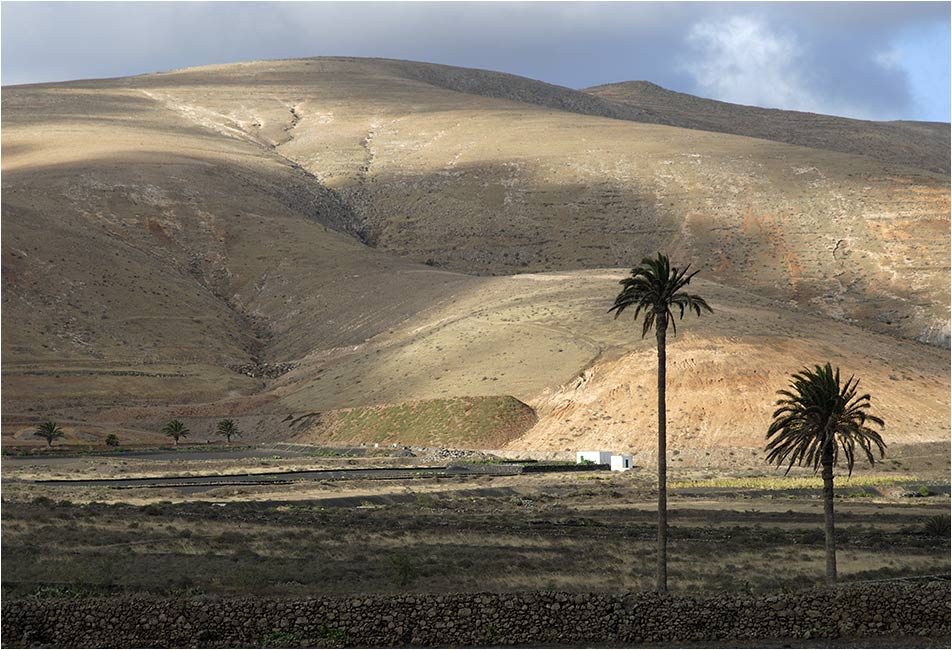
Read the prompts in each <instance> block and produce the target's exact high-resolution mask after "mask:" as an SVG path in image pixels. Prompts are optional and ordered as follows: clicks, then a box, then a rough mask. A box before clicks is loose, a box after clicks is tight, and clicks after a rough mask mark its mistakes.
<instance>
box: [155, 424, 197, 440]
mask: <svg viewBox="0 0 952 650" xmlns="http://www.w3.org/2000/svg"><path fill="white" fill-rule="evenodd" d="M162 433H164V434H165V435H167V436H172V437H173V438H176V437H178V438H185V437H187V436H188V434H190V433H191V431H190V430H189V428H188V427H187V426H185V424H184V423H182V421H181V420H172V421H171V422H169V423H168V424H166V425H165V426H164V427H162Z"/></svg>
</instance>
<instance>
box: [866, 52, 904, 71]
mask: <svg viewBox="0 0 952 650" xmlns="http://www.w3.org/2000/svg"><path fill="white" fill-rule="evenodd" d="M873 61H875V62H876V63H877V64H879V65H880V66H881V67H882V68H883V69H884V70H901V69H902V64H903V62H904V61H905V55H904V54H903V51H902V50H900V49H899V48H898V47H891V48H889V49H888V50H882V51H880V52H876V54H874V55H873Z"/></svg>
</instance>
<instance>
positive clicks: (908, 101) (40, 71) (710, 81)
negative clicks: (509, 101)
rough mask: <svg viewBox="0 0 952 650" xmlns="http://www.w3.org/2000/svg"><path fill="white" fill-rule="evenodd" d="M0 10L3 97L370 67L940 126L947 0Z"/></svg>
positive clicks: (944, 103) (944, 115) (944, 111)
mask: <svg viewBox="0 0 952 650" xmlns="http://www.w3.org/2000/svg"><path fill="white" fill-rule="evenodd" d="M0 11H2V55H3V57H2V77H3V83H4V84H15V83H29V82H36V81H52V80H64V79H76V78H84V77H85V78H88V77H103V76H119V75H127V74H137V73H143V72H154V71H159V70H166V69H172V68H178V67H188V66H194V65H202V64H210V63H224V62H231V61H246V60H255V59H273V58H287V57H304V56H319V55H347V56H379V57H389V58H403V59H414V60H422V61H432V62H439V63H447V64H452V65H462V66H470V67H479V68H487V69H493V70H502V71H506V72H512V73H515V74H521V75H525V76H528V77H532V78H536V79H542V80H544V81H549V82H551V83H557V84H560V85H565V86H570V87H574V88H583V87H587V86H592V85H597V84H603V83H611V82H616V81H625V80H630V79H648V80H651V81H654V82H655V83H658V84H660V85H662V86H666V87H668V88H672V89H675V90H680V91H684V92H689V93H694V94H700V95H703V96H709V97H716V98H718V99H724V100H727V101H739V102H744V103H754V104H760V105H766V106H775V107H780V108H794V109H800V110H813V111H818V112H830V113H838V114H846V115H853V116H858V117H870V118H877V119H895V118H900V117H902V118H907V119H941V120H943V121H947V120H948V119H949V115H948V95H949V81H948V50H947V49H946V51H940V52H933V53H931V56H932V57H933V58H935V57H939V58H940V60H944V61H945V65H944V66H939V67H938V68H937V73H930V74H938V76H939V77H941V78H939V79H935V80H933V81H932V82H931V85H932V86H933V88H931V89H930V88H929V85H930V83H927V82H923V81H922V80H921V78H922V77H923V75H922V74H916V73H917V72H921V71H922V70H925V69H927V68H928V69H929V70H932V69H933V67H934V66H933V67H929V66H924V64H922V61H927V60H931V59H928V58H927V57H928V56H929V54H930V53H928V52H922V51H921V50H922V48H923V46H922V43H924V42H926V41H925V40H924V39H921V38H917V35H918V34H919V32H920V31H921V30H928V29H932V30H933V31H935V29H936V27H938V29H939V32H940V34H946V36H945V40H946V41H947V40H948V37H947V34H948V29H949V6H948V4H947V3H908V2H897V3H350V2H348V3H224V2H223V3H10V2H4V3H3V5H2V10H0ZM940 40H941V39H940ZM940 46H941V43H940ZM758 48H759V49H758ZM748 51H760V52H761V53H762V56H761V58H759V59H758V58H756V57H751V56H747V55H746V53H747V52H748ZM916 66H919V67H916ZM915 83H919V84H920V85H921V86H923V87H922V88H919V87H914V86H915ZM771 86H772V87H771ZM923 93H926V95H927V98H926V99H923V97H924V96H926V95H923ZM930 93H931V94H930ZM936 97H940V98H942V99H936ZM926 104H928V105H929V106H938V108H930V109H928V110H927V109H926V108H925V105H926ZM929 110H931V111H932V113H929V112H928V111H929ZM936 112H938V113H939V114H938V115H936V114H934V113H936Z"/></svg>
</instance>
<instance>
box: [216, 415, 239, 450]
mask: <svg viewBox="0 0 952 650" xmlns="http://www.w3.org/2000/svg"><path fill="white" fill-rule="evenodd" d="M217 430H218V435H220V436H225V439H226V440H227V441H228V444H229V445H230V444H231V437H232V436H240V435H241V431H240V430H239V429H238V425H237V424H235V421H234V420H219V421H218V428H217Z"/></svg>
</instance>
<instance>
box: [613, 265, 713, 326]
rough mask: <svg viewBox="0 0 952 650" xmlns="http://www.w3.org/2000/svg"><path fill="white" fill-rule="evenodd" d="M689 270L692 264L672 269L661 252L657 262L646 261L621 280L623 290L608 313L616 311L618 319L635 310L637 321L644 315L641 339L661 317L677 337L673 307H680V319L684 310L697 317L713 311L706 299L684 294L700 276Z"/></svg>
mask: <svg viewBox="0 0 952 650" xmlns="http://www.w3.org/2000/svg"><path fill="white" fill-rule="evenodd" d="M690 268H691V265H690V264H689V265H687V266H686V267H684V268H683V269H679V268H678V267H676V266H671V263H670V262H669V261H668V257H667V255H664V254H662V253H658V257H657V259H652V258H650V257H646V258H644V259H643V260H641V265H640V266H636V267H635V268H633V269H632V270H631V276H630V277H627V278H625V279H624V280H621V281H620V284H621V285H622V291H621V293H619V294H618V296H617V297H616V298H615V304H614V305H612V307H611V309H609V310H608V311H609V312H612V311H613V312H615V318H618V317H619V316H621V314H622V312H623V311H625V310H626V309H627V308H629V307H633V308H634V310H635V313H634V318H635V320H637V319H638V315H639V314H641V313H642V312H644V321H643V323H642V329H641V336H642V338H643V337H644V336H645V335H646V334H647V333H648V332H649V331H650V330H651V329H652V328H653V327H656V325H657V322H658V320H659V317H662V318H663V319H664V322H665V323H671V328H672V330H673V332H674V333H675V334H677V325H676V324H675V320H674V312H673V311H672V308H674V307H677V308H678V310H679V311H678V317H679V318H684V312H685V310H687V311H689V312H690V311H694V312H695V313H696V314H697V315H698V316H700V315H701V310H705V311H709V312H712V311H714V310H713V309H711V307H710V305H708V304H707V302H706V301H705V300H704V298H702V297H700V296H698V295H694V294H690V293H685V292H683V291H681V289H683V288H684V287H686V286H687V285H688V284H690V282H691V278H693V277H694V276H695V275H696V274H697V271H694V272H693V273H688V271H689V270H690Z"/></svg>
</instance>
